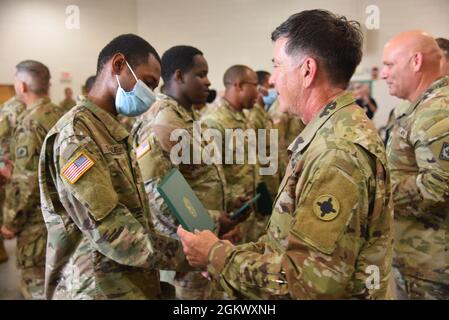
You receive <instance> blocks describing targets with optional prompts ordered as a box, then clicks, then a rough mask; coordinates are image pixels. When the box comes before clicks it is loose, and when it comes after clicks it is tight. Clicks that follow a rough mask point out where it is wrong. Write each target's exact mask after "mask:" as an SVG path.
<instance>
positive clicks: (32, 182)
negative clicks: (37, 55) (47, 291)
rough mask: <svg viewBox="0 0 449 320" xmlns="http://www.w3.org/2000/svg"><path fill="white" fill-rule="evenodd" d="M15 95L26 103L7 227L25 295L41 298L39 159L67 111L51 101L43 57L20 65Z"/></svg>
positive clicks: (14, 146) (16, 136) (15, 145)
mask: <svg viewBox="0 0 449 320" xmlns="http://www.w3.org/2000/svg"><path fill="white" fill-rule="evenodd" d="M16 68H17V73H16V83H15V87H16V94H17V95H18V96H19V97H20V99H21V100H22V101H24V102H25V104H26V110H25V111H24V112H22V113H21V115H20V116H19V119H17V127H16V129H15V130H14V132H13V135H12V139H11V149H10V150H11V160H12V161H13V163H14V170H13V174H12V177H11V183H10V185H9V187H8V192H7V194H6V201H5V212H4V223H3V229H2V230H3V232H4V233H5V234H7V235H8V234H9V237H10V236H12V235H15V236H17V262H18V267H19V269H21V272H22V284H21V291H22V294H23V296H24V297H25V298H27V299H43V297H44V295H43V293H44V272H45V247H46V243H47V231H46V228H45V224H44V220H43V218H42V214H41V209H40V199H39V184H38V161H39V154H40V151H41V147H42V143H43V141H44V139H45V135H46V134H47V132H48V131H49V130H50V129H51V127H52V126H53V125H54V124H55V123H56V121H57V120H58V119H59V118H60V117H61V116H62V114H63V113H64V111H63V110H62V109H61V108H59V107H58V106H56V105H55V104H53V103H51V102H50V99H49V98H48V89H49V87H50V72H49V70H48V68H47V67H46V66H45V65H43V64H42V63H40V62H37V61H32V60H27V61H23V62H21V63H19V64H18V65H17V67H16Z"/></svg>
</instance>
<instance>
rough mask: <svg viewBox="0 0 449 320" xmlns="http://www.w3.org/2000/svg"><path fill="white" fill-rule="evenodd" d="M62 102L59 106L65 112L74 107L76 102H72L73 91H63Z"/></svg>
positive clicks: (70, 89)
mask: <svg viewBox="0 0 449 320" xmlns="http://www.w3.org/2000/svg"><path fill="white" fill-rule="evenodd" d="M64 96H65V98H64V100H62V101H61V102H60V103H59V106H60V107H61V108H62V109H64V111H65V112H67V111H69V110H70V109H72V108H73V107H74V106H75V105H76V101H75V100H73V91H72V88H65V89H64Z"/></svg>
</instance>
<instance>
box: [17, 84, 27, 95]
mask: <svg viewBox="0 0 449 320" xmlns="http://www.w3.org/2000/svg"><path fill="white" fill-rule="evenodd" d="M18 89H19V93H22V94H23V93H27V92H28V91H29V89H28V85H27V84H26V82H24V81H20V82H19V85H18Z"/></svg>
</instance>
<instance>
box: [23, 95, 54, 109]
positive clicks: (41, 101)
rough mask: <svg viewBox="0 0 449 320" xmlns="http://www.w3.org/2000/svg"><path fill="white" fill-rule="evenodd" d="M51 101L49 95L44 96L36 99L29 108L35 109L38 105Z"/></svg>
mask: <svg viewBox="0 0 449 320" xmlns="http://www.w3.org/2000/svg"><path fill="white" fill-rule="evenodd" d="M47 103H50V98H49V97H43V98H39V99H37V100H36V101H34V102H33V104H32V105H31V106H30V107H29V108H28V110H31V109H34V108H36V107H38V106H41V105H43V104H47Z"/></svg>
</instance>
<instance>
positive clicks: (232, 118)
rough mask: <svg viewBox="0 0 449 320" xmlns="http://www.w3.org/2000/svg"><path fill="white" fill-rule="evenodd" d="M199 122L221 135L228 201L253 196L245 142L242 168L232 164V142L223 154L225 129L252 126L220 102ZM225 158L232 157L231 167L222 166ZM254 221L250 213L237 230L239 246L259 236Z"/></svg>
mask: <svg viewBox="0 0 449 320" xmlns="http://www.w3.org/2000/svg"><path fill="white" fill-rule="evenodd" d="M201 121H202V122H203V123H204V124H205V125H206V126H207V127H208V128H211V129H216V130H218V131H219V132H220V133H221V136H222V150H223V151H222V161H223V169H224V173H225V178H226V184H227V186H228V188H229V190H230V193H231V194H230V198H231V201H232V202H235V201H237V199H238V197H242V196H245V195H246V194H249V195H250V196H254V193H255V189H256V183H257V174H258V172H257V170H258V168H257V164H249V163H248V162H249V161H248V153H247V152H246V151H247V150H248V149H247V146H248V140H247V139H246V140H245V157H244V163H243V164H237V163H236V153H237V150H236V148H235V140H236V139H234V147H233V149H230V150H227V149H226V143H225V140H226V139H225V137H226V136H225V130H226V129H233V130H235V129H241V130H243V132H244V131H246V130H248V129H250V130H254V129H255V128H254V127H253V125H252V123H250V122H249V121H248V119H247V118H246V117H245V114H244V113H243V112H238V111H235V110H233V109H232V107H231V106H230V105H229V103H228V102H227V101H226V100H225V99H222V100H221V105H219V106H218V107H216V108H215V109H214V110H213V111H210V112H208V113H206V114H205V115H204V116H203V117H201ZM256 136H257V135H256ZM226 154H233V160H234V162H233V163H232V164H226V163H225V158H226ZM258 218H259V217H258V216H256V214H255V213H251V215H250V216H249V217H248V219H247V220H246V221H244V222H242V223H240V229H241V232H242V234H243V240H242V241H243V242H249V241H255V240H257V238H258V236H259V235H260V234H261V233H262V232H263V229H264V228H262V229H260V228H259V229H258V228H253V227H255V225H254V224H255V221H256V220H258ZM261 219H262V218H261Z"/></svg>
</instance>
